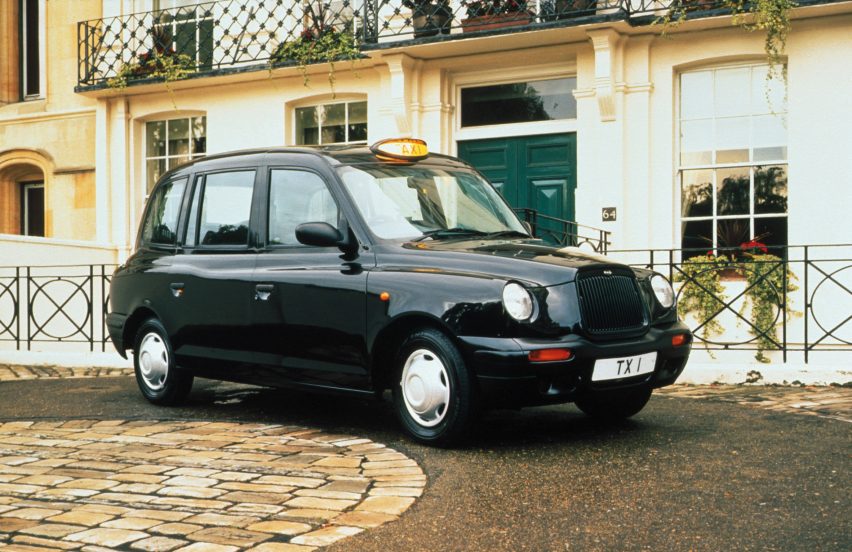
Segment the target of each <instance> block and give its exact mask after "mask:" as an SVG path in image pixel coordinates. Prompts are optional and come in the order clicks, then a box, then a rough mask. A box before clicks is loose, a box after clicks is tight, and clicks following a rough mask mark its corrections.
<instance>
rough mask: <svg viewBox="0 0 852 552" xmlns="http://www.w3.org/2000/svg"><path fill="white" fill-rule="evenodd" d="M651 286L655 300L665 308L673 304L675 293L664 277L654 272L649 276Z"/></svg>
mask: <svg viewBox="0 0 852 552" xmlns="http://www.w3.org/2000/svg"><path fill="white" fill-rule="evenodd" d="M651 288H652V289H653V290H654V295H656V296H657V301H659V302H660V304H661V305H662V306H664V307H665V308H667V309H668V308H670V307H671V306H672V305H674V301H675V295H674V290H673V289H672V285H671V284H670V283H669V281H668V280H666V278H665V277H664V276H662V275H660V274H654V275H653V276H652V277H651Z"/></svg>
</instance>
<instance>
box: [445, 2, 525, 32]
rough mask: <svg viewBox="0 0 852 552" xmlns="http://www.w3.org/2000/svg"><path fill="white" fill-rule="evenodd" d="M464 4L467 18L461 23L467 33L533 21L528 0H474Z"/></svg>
mask: <svg viewBox="0 0 852 552" xmlns="http://www.w3.org/2000/svg"><path fill="white" fill-rule="evenodd" d="M464 5H465V7H466V8H467V19H462V22H461V23H462V29H463V30H464V32H466V33H468V32H475V31H487V30H490V29H499V28H502V27H516V26H520V25H528V24H529V23H530V21H532V13H530V11H529V10H528V9H527V2H526V0H474V1H473V2H467V3H466V4H464Z"/></svg>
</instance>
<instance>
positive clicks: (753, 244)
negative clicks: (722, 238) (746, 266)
mask: <svg viewBox="0 0 852 552" xmlns="http://www.w3.org/2000/svg"><path fill="white" fill-rule="evenodd" d="M740 249H741V250H743V251H748V250H749V249H757V250H758V251H760V252H761V253H769V249H768V248H767V247H766V244H765V243H761V242H759V241H757V240H749V241H747V242H743V243H741V244H740Z"/></svg>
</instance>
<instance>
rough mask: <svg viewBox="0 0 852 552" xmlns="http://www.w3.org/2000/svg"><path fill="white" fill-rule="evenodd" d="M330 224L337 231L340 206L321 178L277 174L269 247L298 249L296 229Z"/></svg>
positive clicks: (297, 173)
mask: <svg viewBox="0 0 852 552" xmlns="http://www.w3.org/2000/svg"><path fill="white" fill-rule="evenodd" d="M305 222H327V223H328V224H330V225H332V226H334V227H337V204H336V203H335V202H334V198H333V197H332V196H331V193H330V192H329V191H328V188H327V187H326V185H325V182H324V181H323V179H322V178H320V177H319V176H318V175H316V174H314V173H312V172H307V171H298V170H273V171H272V173H271V177H270V181H269V233H268V237H269V243H270V244H273V245H297V244H298V243H299V241H298V240H297V239H296V227H297V226H299V225H300V224H303V223H305Z"/></svg>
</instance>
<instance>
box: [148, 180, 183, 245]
mask: <svg viewBox="0 0 852 552" xmlns="http://www.w3.org/2000/svg"><path fill="white" fill-rule="evenodd" d="M186 180H187V179H186V178H182V179H180V180H177V181H173V182H168V183H166V184H164V185H162V186H160V187H159V188H158V189H157V192H156V195H155V196H154V197H153V198H152V199H151V203H150V207H149V210H148V215H147V219H146V220H145V226H144V227H143V230H142V241H144V242H146V243H157V244H163V245H174V244H175V241H176V238H177V223H178V215H179V214H180V203H181V199H182V198H183V189H184V186H185V185H186Z"/></svg>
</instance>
